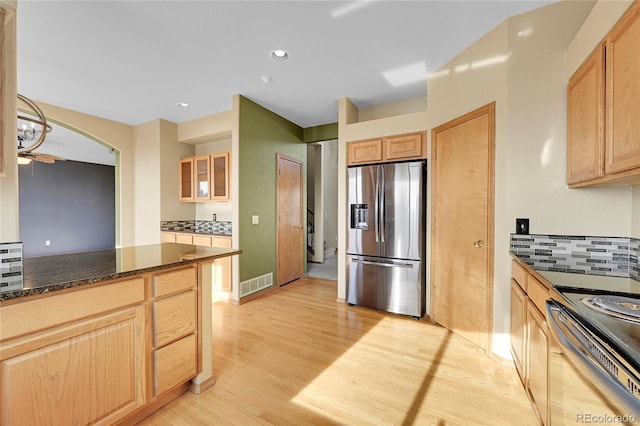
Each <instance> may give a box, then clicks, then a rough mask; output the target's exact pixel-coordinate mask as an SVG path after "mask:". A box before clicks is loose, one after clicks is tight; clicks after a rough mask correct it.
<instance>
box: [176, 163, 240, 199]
mask: <svg viewBox="0 0 640 426" xmlns="http://www.w3.org/2000/svg"><path fill="white" fill-rule="evenodd" d="M230 157H231V154H230V153H229V152H221V153H216V154H211V155H199V156H196V157H190V158H183V159H181V160H180V183H179V184H180V201H229V200H230V199H231V192H230V185H229V181H230V173H229V165H230Z"/></svg>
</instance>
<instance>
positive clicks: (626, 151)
mask: <svg viewBox="0 0 640 426" xmlns="http://www.w3.org/2000/svg"><path fill="white" fill-rule="evenodd" d="M639 51H640V2H636V3H634V4H633V5H632V6H631V7H630V8H629V10H628V11H627V12H626V13H625V15H624V16H623V17H622V18H621V19H620V20H619V21H618V23H617V24H616V25H615V26H614V28H613V29H612V30H611V31H610V32H609V34H608V35H607V36H606V37H605V39H604V41H603V43H602V44H601V45H600V46H598V47H597V48H596V50H595V51H594V52H593V53H592V54H591V55H590V56H589V58H587V60H586V61H585V62H584V63H583V64H582V65H581V66H580V68H579V69H578V70H577V71H576V72H575V74H574V75H573V76H572V77H571V79H570V80H569V85H568V87H567V107H568V109H567V184H569V186H570V187H581V186H589V185H609V184H611V185H613V184H640V119H638V117H640V55H638V52H639Z"/></svg>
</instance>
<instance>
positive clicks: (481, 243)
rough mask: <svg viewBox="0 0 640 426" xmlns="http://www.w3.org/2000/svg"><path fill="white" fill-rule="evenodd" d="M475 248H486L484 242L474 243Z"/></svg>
mask: <svg viewBox="0 0 640 426" xmlns="http://www.w3.org/2000/svg"><path fill="white" fill-rule="evenodd" d="M473 246H474V247H475V248H480V247H484V241H482V240H478V241H474V242H473Z"/></svg>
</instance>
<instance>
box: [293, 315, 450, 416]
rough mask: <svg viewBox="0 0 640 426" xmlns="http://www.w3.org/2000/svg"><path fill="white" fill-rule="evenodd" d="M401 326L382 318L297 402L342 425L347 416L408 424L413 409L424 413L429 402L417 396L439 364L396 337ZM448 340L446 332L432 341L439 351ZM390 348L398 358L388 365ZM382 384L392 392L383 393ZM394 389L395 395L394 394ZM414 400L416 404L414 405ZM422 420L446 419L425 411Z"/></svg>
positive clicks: (298, 396) (392, 320)
mask: <svg viewBox="0 0 640 426" xmlns="http://www.w3.org/2000/svg"><path fill="white" fill-rule="evenodd" d="M396 326H397V319H390V318H383V319H382V320H380V322H379V323H378V324H377V325H375V326H374V327H373V328H372V329H371V330H369V331H368V333H367V334H365V335H364V336H363V337H362V338H360V340H359V341H358V342H356V343H354V344H353V346H351V348H349V349H348V350H347V351H346V352H345V353H344V354H343V355H342V356H341V357H340V358H338V359H336V360H335V361H334V362H333V363H332V364H331V365H330V366H329V367H327V368H326V369H325V370H324V371H323V372H322V373H321V374H320V375H319V376H318V377H316V378H315V379H314V380H313V381H312V382H311V383H309V384H308V385H307V386H306V387H305V388H304V389H303V390H302V391H300V392H299V393H298V394H297V395H296V396H295V397H294V398H293V399H292V402H294V403H295V404H297V405H299V406H301V407H303V408H305V409H307V410H311V411H313V412H315V413H317V414H318V415H321V416H323V417H325V418H328V419H330V420H332V421H335V422H336V423H339V424H343V423H344V422H345V421H347V423H349V424H353V423H354V422H356V423H363V422H364V423H372V424H379V423H380V421H381V420H383V422H384V423H388V424H400V423H405V421H406V420H407V416H408V415H409V414H408V413H409V412H411V413H412V415H411V416H416V415H420V413H419V411H420V408H419V407H420V405H421V404H422V402H423V401H415V397H416V395H419V394H420V388H421V386H423V385H424V379H425V377H426V376H428V375H433V373H434V371H435V369H437V365H436V366H435V367H434V363H433V362H432V361H433V360H432V359H431V355H429V354H425V353H416V351H414V350H413V349H412V347H411V343H410V342H406V345H403V344H402V343H401V342H400V341H399V340H394V334H395V333H396V330H395V329H396ZM445 339H446V336H442V338H439V339H437V340H434V341H433V342H432V343H433V345H434V348H435V349H434V353H435V352H437V350H438V348H439V347H440V346H441V345H440V344H441V343H442V342H443V341H444V340H445ZM390 347H391V348H393V349H391V352H393V356H394V358H397V360H398V362H397V364H395V365H394V366H393V367H392V368H389V367H388V364H387V366H385V367H384V368H382V367H380V366H381V365H383V364H384V363H388V357H389V355H390V354H389V352H390ZM436 364H437V363H436ZM430 370H431V371H430ZM381 389H384V394H385V395H386V396H382V392H381V391H379V390H381ZM389 393H391V394H392V395H394V398H392V399H389V398H388V395H389ZM422 396H425V395H422ZM425 399H426V398H425ZM414 404H415V405H416V407H413V409H412V406H413V405H414ZM420 419H421V421H422V422H424V421H425V420H426V421H428V422H429V423H431V422H433V424H438V422H439V421H441V419H440V418H437V417H431V418H429V416H428V415H426V414H422V415H420ZM410 423H411V422H409V424H410ZM423 424H424V423H423Z"/></svg>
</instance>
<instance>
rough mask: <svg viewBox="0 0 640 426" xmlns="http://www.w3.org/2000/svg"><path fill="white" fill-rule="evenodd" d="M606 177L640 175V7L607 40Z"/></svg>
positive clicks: (625, 18) (629, 14) (639, 5)
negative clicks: (631, 171)
mask: <svg viewBox="0 0 640 426" xmlns="http://www.w3.org/2000/svg"><path fill="white" fill-rule="evenodd" d="M606 72H607V89H606V91H607V102H606V110H607V138H606V147H607V163H606V168H605V170H606V173H607V174H610V173H618V172H623V171H625V170H630V169H636V173H640V170H639V168H640V4H639V3H637V2H636V3H635V6H632V9H631V10H630V11H629V12H628V14H627V15H625V16H624V17H623V19H622V20H621V21H620V23H618V25H616V27H615V28H614V29H613V31H611V33H610V34H609V36H608V37H607V71H606Z"/></svg>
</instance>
